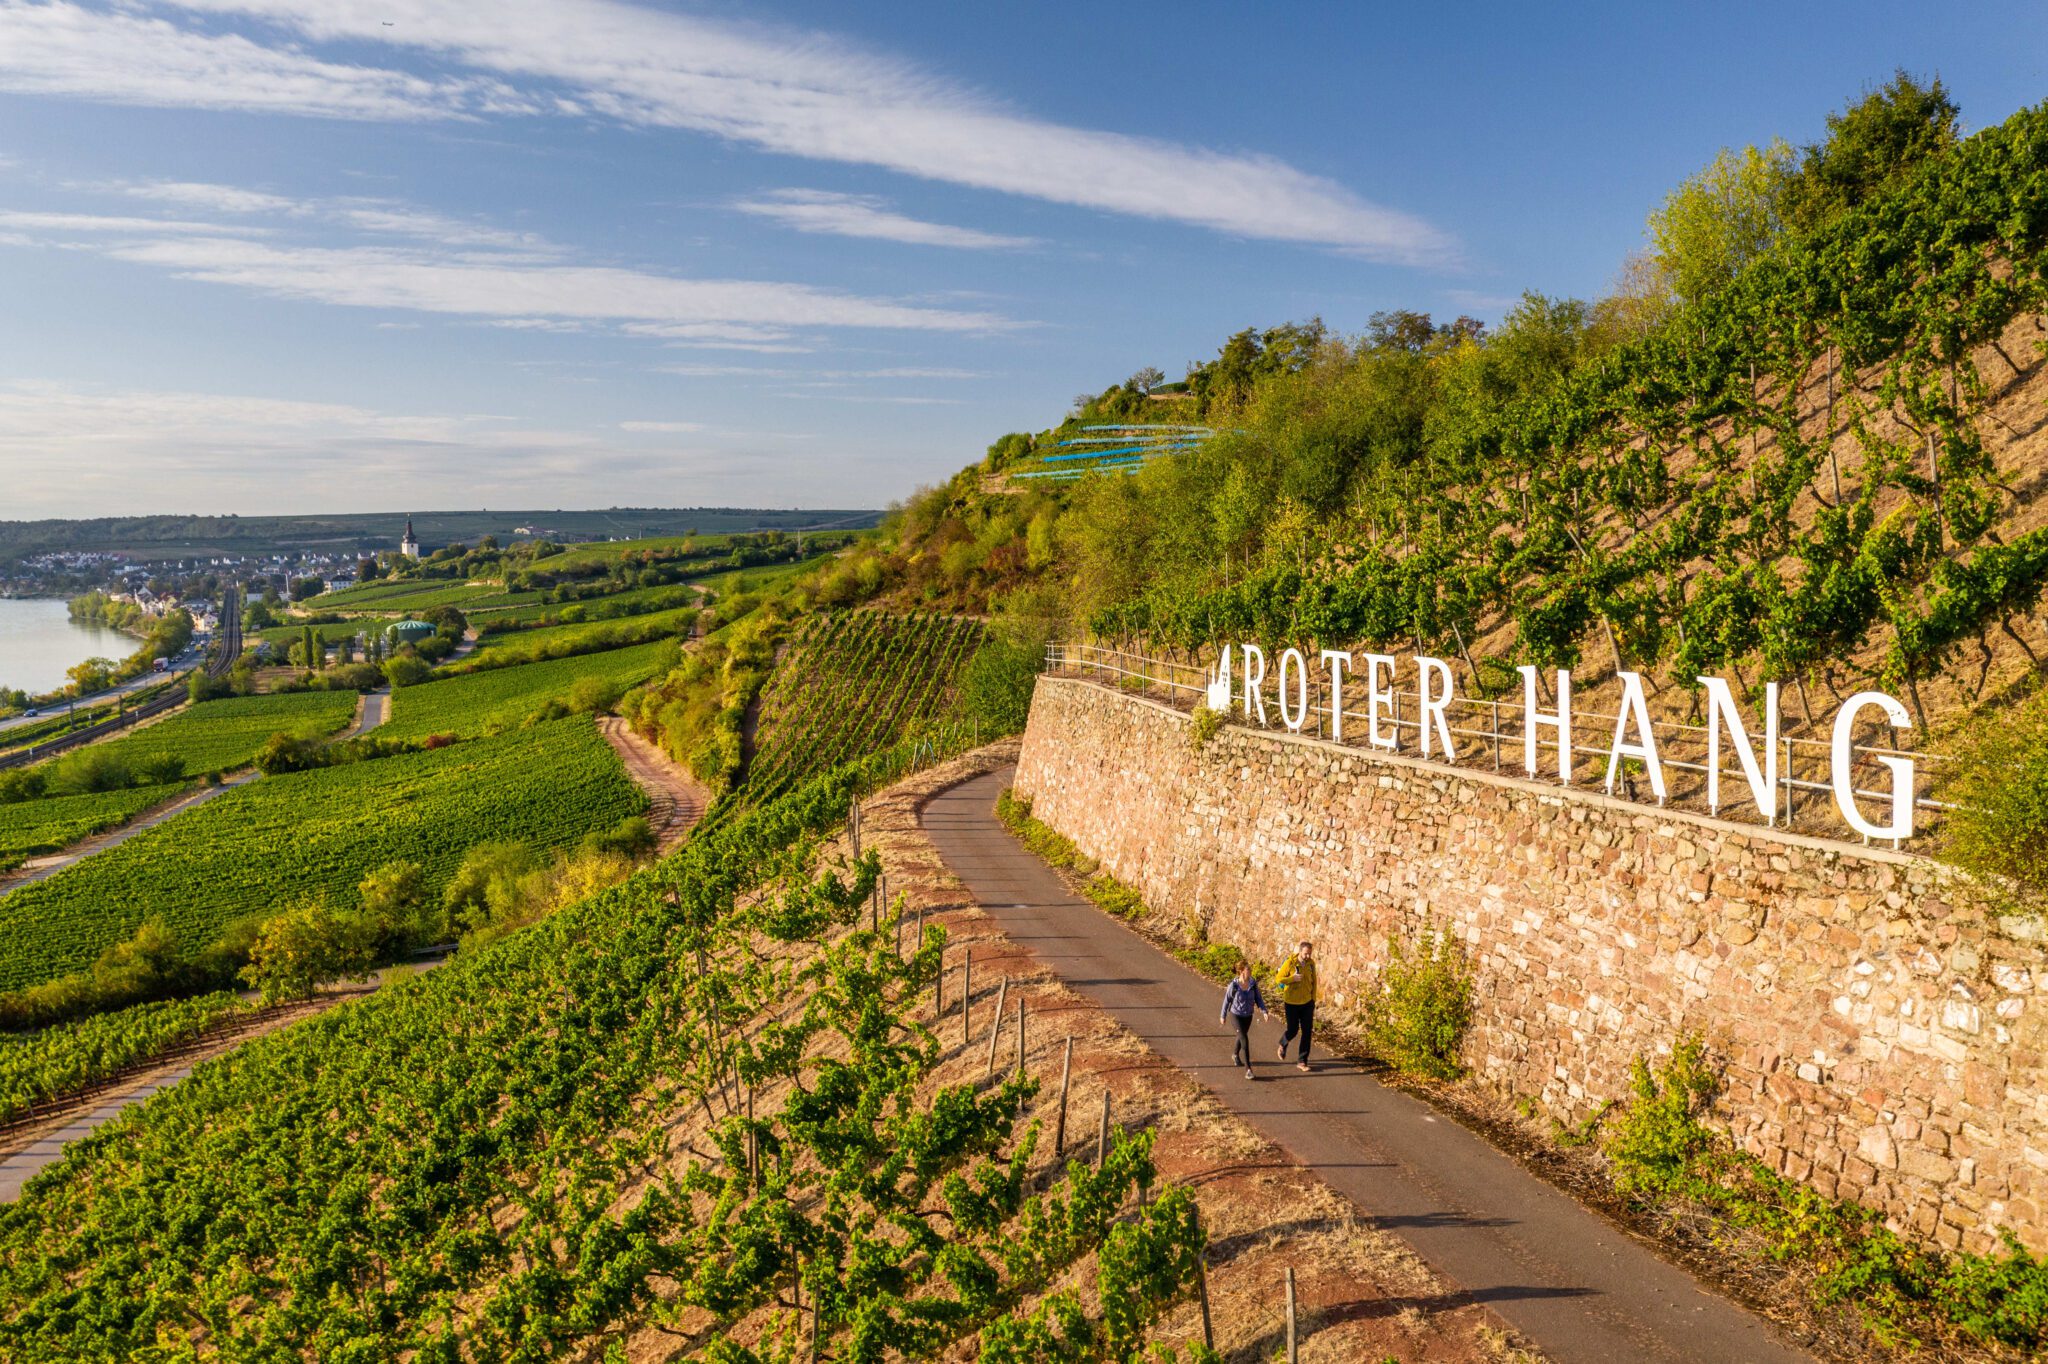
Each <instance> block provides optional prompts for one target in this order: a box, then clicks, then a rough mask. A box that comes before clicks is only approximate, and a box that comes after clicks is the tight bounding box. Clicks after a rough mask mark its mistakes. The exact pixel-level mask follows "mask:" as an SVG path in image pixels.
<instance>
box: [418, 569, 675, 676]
mask: <svg viewBox="0 0 2048 1364" xmlns="http://www.w3.org/2000/svg"><path fill="white" fill-rule="evenodd" d="M671 590H673V589H671ZM599 600H600V601H604V600H607V599H606V598H599ZM696 620H697V608H696V607H695V606H694V605H692V606H681V607H671V608H669V609H667V610H662V611H650V612H648V613H646V614H644V615H636V616H626V617H623V618H620V619H616V620H599V621H591V622H588V623H584V624H571V625H553V626H544V627H540V628H536V629H530V630H517V631H493V632H492V633H490V634H487V635H484V636H483V639H482V642H481V643H480V644H479V645H478V646H477V650H476V652H475V653H474V654H472V655H471V656H470V657H469V658H467V659H465V660H464V661H463V662H462V663H460V664H457V665H456V666H455V667H453V668H451V669H450V670H449V671H451V672H457V673H467V672H482V671H485V670H487V669H491V668H505V667H512V666H515V665H517V664H521V663H536V662H540V661H543V660H546V659H552V658H570V657H574V656H575V655H577V654H590V653H602V652H604V651H605V650H608V649H621V648H625V647H627V646H628V645H633V644H645V643H647V642H649V641H651V640H658V639H675V638H678V637H680V636H682V635H686V634H687V633H688V632H689V630H690V627H691V626H692V625H694V624H695V623H696Z"/></svg>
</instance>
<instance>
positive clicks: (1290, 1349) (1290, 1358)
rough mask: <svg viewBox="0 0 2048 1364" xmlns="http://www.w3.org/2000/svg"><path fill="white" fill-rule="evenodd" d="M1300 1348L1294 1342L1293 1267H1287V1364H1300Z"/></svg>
mask: <svg viewBox="0 0 2048 1364" xmlns="http://www.w3.org/2000/svg"><path fill="white" fill-rule="evenodd" d="M1300 1361H1301V1347H1300V1345H1299V1344H1298V1343H1297V1342H1296V1340H1295V1326H1294V1266H1293V1265H1289V1266H1287V1364H1300Z"/></svg>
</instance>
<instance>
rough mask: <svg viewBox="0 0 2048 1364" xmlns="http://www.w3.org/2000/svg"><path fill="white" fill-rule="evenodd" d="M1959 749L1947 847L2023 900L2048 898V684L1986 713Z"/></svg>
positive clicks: (1954, 857)
mask: <svg viewBox="0 0 2048 1364" xmlns="http://www.w3.org/2000/svg"><path fill="white" fill-rule="evenodd" d="M1957 757H1958V759H1959V761H1958V762H1957V764H1956V769H1955V776H1954V778H1953V784H1952V785H1951V786H1950V787H1949V788H1948V790H1947V791H1945V792H1944V793H1943V798H1944V799H1946V800H1948V801H1951V802H1953V803H1954V804H1955V806H1956V808H1955V810H1954V811H1953V812H1952V813H1951V814H1950V815H1949V817H1948V826H1947V829H1946V837H1945V839H1944V844H1943V848H1942V852H1943V855H1944V856H1945V857H1946V858H1947V859H1948V860H1949V861H1951V862H1953V863H1955V864H1956V865H1957V866H1959V867H1961V868H1962V869H1963V870H1965V871H1967V872H1969V873H1970V874H1971V875H1973V876H1976V877H1978V878H1980V879H1982V880H1984V881H1987V882H1990V883H1993V884H2000V883H2002V884H2003V886H2004V887H2005V888H2006V890H2007V892H2008V893H2009V894H2010V895H2011V896H2012V897H2013V898H2014V899H2016V900H2018V901H2019V902H2020V904H2021V906H2022V907H2038V906H2040V905H2041V904H2043V903H2044V902H2048V690H2043V691H2039V692H2036V693H2035V694H2034V695H2033V696H2031V697H2029V698H2028V699H2027V700H2026V701H2024V702H2022V703H2021V704H2020V705H2018V706H2015V707H2014V708H2013V709H2012V710H2011V711H2009V712H2006V713H2003V714H1994V713H1989V712H1987V713H1986V714H1984V715H1983V716H1982V717H1981V718H1980V719H1979V721H1978V724H1977V726H1976V729H1975V731H1974V732H1973V733H1972V734H1971V735H1970V736H1969V738H1968V739H1967V740H1966V741H1965V742H1964V745H1963V747H1962V751H1961V752H1960V753H1958V754H1957Z"/></svg>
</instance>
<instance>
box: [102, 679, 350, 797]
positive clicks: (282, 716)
mask: <svg viewBox="0 0 2048 1364" xmlns="http://www.w3.org/2000/svg"><path fill="white" fill-rule="evenodd" d="M355 713H356V694H355V693H354V692H338V691H302V692H281V693H278V694H277V695H274V696H229V697H223V698H222V699H220V700H218V701H201V702H200V703H199V704H198V705H196V706H188V707H186V708H185V709H184V710H181V711H178V712H177V713H176V714H174V715H172V716H170V717H169V718H168V719H164V720H159V721H157V722H156V723H155V724H153V725H150V726H148V727H146V728H144V729H138V730H136V731H135V732H134V733H133V734H129V735H126V736H124V737H122V738H119V739H111V740H108V741H107V742H106V743H102V744H94V745H93V746H92V750H91V751H93V752H97V753H102V754H105V755H107V756H108V757H110V758H115V759H118V760H119V761H121V762H123V763H126V764H127V765H128V766H129V767H130V768H131V769H133V770H142V769H143V768H145V767H146V766H147V765H148V764H150V763H152V762H157V761H162V760H165V759H169V758H177V759H179V760H181V761H182V762H183V763H184V764H185V775H186V776H188V777H203V776H205V775H206V774H207V773H209V772H228V771H232V770H233V769H235V768H237V767H245V766H247V765H248V763H249V761H250V760H251V759H252V758H254V757H255V756H256V754H257V753H258V752H260V751H261V750H262V748H263V745H264V743H265V742H266V741H268V740H269V738H270V736H271V735H273V734H276V733H279V732H283V733H287V734H297V735H301V736H304V737H308V738H313V737H317V736H319V735H323V734H332V733H333V732H334V731H336V730H338V729H340V728H342V727H343V726H344V725H346V724H348V723H349V722H350V721H352V720H353V719H354V718H355Z"/></svg>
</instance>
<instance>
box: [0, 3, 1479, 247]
mask: <svg viewBox="0 0 2048 1364" xmlns="http://www.w3.org/2000/svg"><path fill="white" fill-rule="evenodd" d="M171 9H182V10H186V11H198V12H202V13H207V14H227V15H240V16H244V17H247V18H252V19H255V20H257V21H259V22H260V23H261V24H263V25H271V26H275V29H270V28H259V29H257V30H256V31H257V32H259V33H261V34H262V35H263V36H264V37H266V38H270V39H273V41H272V42H269V43H267V44H266V43H259V42H258V41H256V40H254V39H253V38H250V37H247V36H244V35H240V34H223V33H217V32H212V31H204V30H201V29H199V28H196V27H192V26H180V25H176V24H172V23H169V22H166V21H164V20H162V19H159V18H146V17H143V16H142V15H140V14H136V13H132V12H128V11H125V10H124V11H113V12H109V11H104V10H98V9H90V8H86V7H84V6H81V5H78V4H72V3H65V0H54V2H53V3H47V4H27V3H23V2H22V0H0V89H9V90H15V91H23V92H29V93H43V94H68V95H74V96H80V97H84V98H90V99H100V100H109V101H116V102H122V103H132V104H151V105H163V106H173V107H198V108H214V109H251V110H261V111H277V112H293V113H304V114H319V115H324V116H328V117H337V118H364V119H396V118H407V119H423V118H458V117H460V118H477V117H485V116H503V115H540V114H543V113H547V114H554V115H557V116H569V117H597V118H605V119H611V120H615V121H618V122H622V123H626V124H630V125H634V126H641V127H667V128H683V129H689V130H692V131H696V132H701V133H706V134H709V135H711V136H715V137H720V138H724V139H726V140H729V141H733V142H739V143H744V144H747V145H750V146H754V147H758V148H762V149H764V150H767V151H771V152H779V153H785V154H788V155H793V156H801V157H808V158H811V159H814V160H821V161H834V162H842V163H848V164H859V165H871V166H880V167H884V168H886V169H889V170H893V171H898V172H901V173H903V174H907V175H914V176H918V177H921V178H924V179H929V180H939V181H945V182H949V183H952V184H959V185H967V186H972V187H974V188H978V189H987V190H995V191H999V192H1002V193H1007V194H1016V195H1022V196H1026V197H1030V198H1034V199H1040V200H1045V201H1048V202H1052V203H1061V204H1070V205H1075V206H1079V207H1083V208H1091V209H1098V210H1102V211H1105V212H1110V213H1120V214H1129V215H1134V216H1137V217H1143V218H1151V219H1159V220H1165V221H1171V222H1181V223H1188V224H1193V225H1197V226H1201V227H1206V228H1210V229H1213V230H1215V231H1219V232H1224V233H1228V234H1232V235H1236V236H1243V237H1250V238H1257V239H1263V240H1271V241H1290V242H1299V243H1304V244H1309V245H1316V246H1324V247H1330V248H1334V249H1336V250H1339V251H1343V252H1347V253H1351V254H1355V255H1359V256H1364V257H1368V258H1372V259H1379V260H1390V261H1399V262H1407V263H1419V264H1436V263H1442V262H1444V261H1446V260H1447V259H1448V258H1450V257H1451V255H1452V254H1453V252H1452V247H1451V244H1450V242H1449V241H1448V239H1447V238H1446V237H1445V236H1444V234H1443V233H1441V232H1439V231H1438V230H1437V229H1436V228H1434V227H1432V226H1430V225H1429V224H1428V223H1426V222H1424V221H1422V220H1421V219H1419V218H1416V217H1414V216H1412V215H1409V214H1406V213H1401V212H1398V211H1395V210H1391V209H1386V208H1383V207H1380V206H1379V205H1376V204H1373V203H1371V202H1369V201H1367V200H1365V199H1363V198H1361V197H1359V196H1358V195H1357V194H1355V193H1354V192H1353V191H1351V190H1350V189H1348V188H1346V187H1345V186H1343V185H1340V184H1338V183H1336V182H1334V181H1332V180H1329V179H1326V178H1323V177H1321V176H1316V175H1311V174H1308V173H1306V172H1303V171H1300V170H1297V169H1295V168H1294V167H1292V166H1289V165H1287V164H1286V163H1285V162H1282V161H1279V160H1277V159H1275V158H1273V157H1270V156H1263V155H1258V154H1245V153H1234V152H1224V151H1216V150H1212V149H1209V148H1204V147H1193V146H1187V145H1184V144H1180V143H1175V142H1168V141H1164V140H1161V139H1154V138H1144V137H1134V136H1129V135H1125V134H1120V133H1109V132H1100V131H1096V130H1093V129H1086V128H1075V127H1069V126H1065V125H1062V124H1058V123H1052V122H1048V121H1045V120H1041V119H1036V118H1032V117H1030V116H1028V115H1025V114H1022V113H1017V112H1012V111H1010V110H1007V109H1005V108H1002V107H1000V106H998V105H996V104H995V103H993V102H992V101H990V100H988V99H986V98H984V97H981V96H979V95H976V94H974V93H971V92H968V91H964V90H962V89H960V88H959V87H957V86H955V85H954V84H952V83H950V82H947V81H944V80H942V79H939V78H936V77H934V76H932V75H931V74H929V73H927V72H925V71H922V70H920V69H918V68H916V67H914V66H912V65H910V64H908V63H906V62H903V61H900V60H895V59H891V58H888V57H881V56H876V55H874V54H872V53H869V52H865V51H862V50H859V49H857V48H855V47H853V46H851V45H848V44H846V43H843V42H840V41H836V40H834V39H831V38H829V37H826V36H823V35H816V34H810V35H804V34H786V33H777V32H771V31H768V30H766V29H762V28H758V27H740V26H737V25H734V24H729V23H724V22H721V21H718V20H715V19H711V18H707V17H704V16H701V15H691V14H678V13H672V12H666V11H661V10H656V9H651V8H644V7H640V6H635V5H629V4H624V3H619V2H618V0H496V2H495V3H492V4H488V5H476V4H463V3H455V2H454V0H379V3H377V4H375V5H370V4H360V3H358V4H345V3H339V2H338V0H171V3H168V4H161V5H159V6H158V10H159V11H160V12H161V11H163V10H171ZM188 25H189V21H188ZM276 29H281V30H283V31H285V32H288V33H292V34H296V35H297V36H298V37H299V38H300V39H302V40H304V41H306V42H310V43H313V44H316V45H317V44H323V43H331V44H336V45H342V46H344V47H345V49H346V50H347V51H348V52H349V53H350V55H351V56H352V57H353V56H356V55H358V54H359V53H360V51H361V46H362V45H364V44H369V45H373V46H374V47H375V48H379V49H382V50H386V51H390V52H392V53H394V54H397V53H401V52H402V53H406V54H409V55H411V56H412V57H414V58H419V57H425V58H427V59H429V60H431V61H432V62H434V63H437V64H439V65H441V66H445V67H451V68H457V69H455V70H448V71H437V72H436V73H435V74H432V75H415V74H411V73H407V72H403V71H399V70H395V69H390V68H385V67H369V66H362V65H355V64H348V63H343V62H339V61H329V60H326V59H323V58H321V57H319V56H316V55H314V54H313V53H311V52H309V51H307V50H305V49H304V48H302V47H300V46H297V45H294V44H292V43H289V42H283V41H275V38H276V32H275V30H276Z"/></svg>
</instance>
